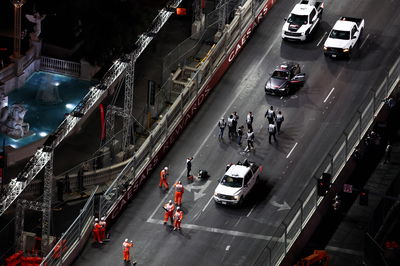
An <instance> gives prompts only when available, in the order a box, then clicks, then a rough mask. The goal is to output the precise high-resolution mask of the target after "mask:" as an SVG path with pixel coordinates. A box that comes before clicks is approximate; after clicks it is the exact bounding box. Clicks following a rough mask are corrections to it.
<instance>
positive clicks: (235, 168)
mask: <svg viewBox="0 0 400 266" xmlns="http://www.w3.org/2000/svg"><path fill="white" fill-rule="evenodd" d="M249 170H250V167H246V166H244V165H237V164H234V165H232V166H231V167H229V169H228V171H226V173H225V175H229V176H232V177H237V178H243V177H244V176H245V175H246V173H247V172H248V171H249Z"/></svg>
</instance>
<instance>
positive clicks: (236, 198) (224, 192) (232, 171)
mask: <svg viewBox="0 0 400 266" xmlns="http://www.w3.org/2000/svg"><path fill="white" fill-rule="evenodd" d="M260 172H261V166H259V165H257V164H256V163H254V162H249V161H247V160H245V161H244V162H243V163H241V162H238V163H237V164H233V165H231V166H230V167H229V168H228V169H227V170H226V172H225V175H224V176H223V177H222V178H221V179H220V180H219V184H218V186H217V187H216V188H215V192H214V200H215V202H217V203H220V204H224V205H227V204H232V205H240V204H242V203H243V200H244V198H245V197H246V196H247V195H248V194H249V192H250V191H251V189H252V188H253V187H254V185H255V184H256V183H257V182H258V178H259V175H260Z"/></svg>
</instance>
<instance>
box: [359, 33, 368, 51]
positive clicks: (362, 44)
mask: <svg viewBox="0 0 400 266" xmlns="http://www.w3.org/2000/svg"><path fill="white" fill-rule="evenodd" d="M368 38H369V33H368V35H367V37H365V39H364V41H363V42H362V43H361V45H360V48H362V47H363V46H364V43H365V42H366V41H367V39H368Z"/></svg>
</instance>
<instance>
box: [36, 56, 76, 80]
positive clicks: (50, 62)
mask: <svg viewBox="0 0 400 266" xmlns="http://www.w3.org/2000/svg"><path fill="white" fill-rule="evenodd" d="M40 70H43V71H48V72H55V73H57V74H66V75H70V76H74V77H79V76H80V74H81V64H80V63H77V62H72V61H66V60H61V59H56V58H52V57H47V56H41V57H40Z"/></svg>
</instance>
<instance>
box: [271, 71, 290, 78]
mask: <svg viewBox="0 0 400 266" xmlns="http://www.w3.org/2000/svg"><path fill="white" fill-rule="evenodd" d="M272 77H273V78H277V79H288V78H289V72H288V71H281V70H275V71H274V73H272Z"/></svg>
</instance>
